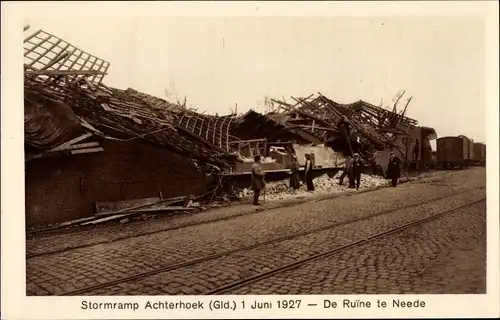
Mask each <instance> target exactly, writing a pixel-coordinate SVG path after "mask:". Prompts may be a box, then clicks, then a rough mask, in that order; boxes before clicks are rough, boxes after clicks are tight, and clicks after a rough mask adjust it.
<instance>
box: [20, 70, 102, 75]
mask: <svg viewBox="0 0 500 320" xmlns="http://www.w3.org/2000/svg"><path fill="white" fill-rule="evenodd" d="M25 72H26V74H33V75H44V76H58V75H64V76H73V75H77V76H80V75H88V76H91V75H95V74H104V73H102V72H100V71H95V70H26V71H25Z"/></svg>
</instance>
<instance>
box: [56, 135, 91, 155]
mask: <svg viewBox="0 0 500 320" xmlns="http://www.w3.org/2000/svg"><path fill="white" fill-rule="evenodd" d="M92 135H93V134H92V133H86V134H84V135H81V136H79V137H77V138H75V139H71V140H69V141H67V142H65V143H63V144H61V145H60V146H58V147H55V148H52V149H50V150H48V151H49V152H52V151H59V150H61V149H64V148H66V147H67V146H69V145H72V144H74V143H77V142H80V141H83V140H85V139H87V138H90V137H91V136H92Z"/></svg>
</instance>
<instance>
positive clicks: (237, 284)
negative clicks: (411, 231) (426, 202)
mask: <svg viewBox="0 0 500 320" xmlns="http://www.w3.org/2000/svg"><path fill="white" fill-rule="evenodd" d="M485 200H486V198H483V199H480V200H477V201H473V202H470V203H468V204H465V205H462V206H460V207H457V208H454V209H451V210H447V211H444V212H441V213H438V214H435V215H432V216H430V217H427V218H425V219H420V220H418V221H414V222H410V223H407V224H404V225H402V226H399V227H396V228H392V229H390V230H387V231H384V232H380V233H378V234H376V235H373V236H369V237H367V238H365V239H362V240H359V241H355V242H352V243H350V244H348V245H345V246H342V247H340V248H336V249H333V250H329V251H326V252H322V253H319V254H316V255H314V256H312V257H309V258H306V259H302V260H299V261H296V262H293V263H290V264H288V265H285V266H282V267H279V268H275V269H272V270H269V271H267V272H263V273H261V274H258V275H255V276H253V277H249V278H247V279H242V280H239V281H235V282H233V283H230V284H227V285H224V286H221V287H218V288H216V289H213V290H211V291H208V292H206V293H204V295H220V294H230V293H229V292H230V291H231V290H233V289H236V288H241V287H244V286H246V285H248V284H251V283H254V282H257V281H260V280H262V279H265V278H268V277H271V276H273V275H276V274H278V273H282V272H285V271H288V270H292V269H296V268H299V267H300V266H302V265H304V264H306V263H309V262H312V261H315V260H319V259H322V258H326V257H328V256H330V255H333V254H335V253H337V252H340V251H343V250H347V249H350V248H352V247H355V246H359V245H362V244H365V243H367V242H369V241H372V240H376V239H379V238H383V237H385V236H388V235H391V234H394V233H398V232H401V231H403V230H405V229H408V228H410V227H413V226H416V225H420V224H423V223H426V222H429V221H432V220H435V219H438V218H440V217H443V216H445V215H447V214H450V213H452V212H454V211H457V210H459V209H463V208H466V207H470V206H473V205H475V204H478V203H481V202H483V201H485Z"/></svg>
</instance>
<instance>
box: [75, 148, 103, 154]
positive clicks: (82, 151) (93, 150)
mask: <svg viewBox="0 0 500 320" xmlns="http://www.w3.org/2000/svg"><path fill="white" fill-rule="evenodd" d="M102 151H104V149H103V148H102V147H99V148H88V149H79V150H71V154H83V153H94V152H102Z"/></svg>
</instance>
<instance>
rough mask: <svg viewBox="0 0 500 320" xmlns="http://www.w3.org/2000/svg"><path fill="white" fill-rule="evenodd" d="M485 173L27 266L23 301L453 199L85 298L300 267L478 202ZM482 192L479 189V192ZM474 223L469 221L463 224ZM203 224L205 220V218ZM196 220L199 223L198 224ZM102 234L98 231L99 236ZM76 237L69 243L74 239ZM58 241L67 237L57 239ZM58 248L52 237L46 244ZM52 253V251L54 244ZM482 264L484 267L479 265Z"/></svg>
mask: <svg viewBox="0 0 500 320" xmlns="http://www.w3.org/2000/svg"><path fill="white" fill-rule="evenodd" d="M484 185H485V170H484V169H482V168H474V169H472V170H465V171H459V172H458V171H457V172H446V173H439V174H437V175H435V176H433V177H430V178H428V179H424V180H422V181H420V182H419V183H412V184H405V185H401V186H399V187H398V188H389V189H382V190H378V191H374V192H370V193H364V194H358V195H354V196H351V197H339V198H336V199H331V200H323V201H318V202H309V203H304V204H299V205H295V206H293V207H288V208H281V209H280V208H276V209H271V210H268V211H263V212H259V213H257V214H252V215H244V216H239V217H237V218H232V219H229V220H224V221H218V222H212V223H206V224H201V225H195V226H190V227H185V228H181V229H176V230H170V231H164V232H158V233H154V234H148V235H143V236H139V237H134V238H130V239H124V240H119V241H115V242H111V243H106V244H99V245H95V246H91V247H86V248H80V249H75V250H71V251H67V252H62V253H56V254H51V255H47V256H40V257H34V258H31V259H28V260H27V294H28V295H48V294H62V293H67V292H71V291H73V290H75V289H79V288H84V287H88V286H93V285H98V284H100V283H105V282H109V281H115V280H120V279H123V278H125V277H128V276H132V275H134V274H137V273H140V272H144V271H151V270H155V269H157V268H159V267H164V266H169V265H174V264H177V263H182V262H187V261H190V260H194V259H198V258H202V257H206V256H209V255H211V254H217V253H222V252H225V251H228V250H234V249H237V248H239V247H244V246H249V245H254V244H258V243H261V242H263V241H269V240H272V239H275V238H279V237H281V236H286V235H289V234H291V233H296V232H304V231H307V230H311V229H314V228H318V227H321V226H324V225H326V224H333V223H342V222H347V221H350V220H353V219H359V218H363V217H368V216H370V215H374V214H377V213H379V212H381V211H385V210H390V209H397V208H400V207H402V206H405V205H417V204H420V203H422V202H425V201H428V200H431V199H435V198H438V197H443V196H449V195H452V194H454V193H457V192H465V191H467V190H471V189H473V188H476V189H475V190H471V191H469V192H465V193H462V194H460V195H455V196H452V197H449V198H446V199H442V200H439V201H437V202H435V203H429V204H424V205H422V206H417V207H412V208H408V209H405V210H399V211H395V212H392V213H387V214H384V215H380V216H377V217H373V218H370V219H368V220H362V221H358V222H353V223H349V224H346V225H344V226H340V227H337V228H334V229H331V230H324V231H321V232H316V233H312V234H308V235H304V236H302V237H298V238H294V239H290V240H286V241H282V242H279V243H275V244H269V245H264V246H259V247H257V248H254V249H251V250H249V251H245V252H241V253H235V254H231V255H228V256H226V257H223V258H217V259H214V260H210V261H207V262H203V263H199V264H196V265H194V266H191V267H185V268H182V269H177V270H173V271H170V272H164V273H159V274H157V275H154V276H150V277H146V278H143V279H139V280H135V281H129V282H125V283H122V284H119V285H115V286H110V287H106V288H104V289H100V290H94V291H91V292H89V293H87V294H90V295H93V294H200V293H201V294H202V293H205V292H207V291H209V290H212V289H213V288H215V287H217V286H220V285H223V284H226V283H229V282H231V281H235V280H238V279H242V278H246V277H248V276H251V275H253V274H257V273H260V272H263V271H266V270H269V269H271V268H275V267H276V266H280V265H283V264H286V263H290V262H293V261H295V260H297V259H303V258H304V257H307V256H309V255H312V254H315V253H318V252H321V251H322V250H324V248H326V247H327V246H328V248H334V247H335V246H341V245H343V244H345V243H347V242H350V241H353V239H358V238H361V237H365V236H366V235H367V234H371V233H374V232H375V233H376V232H380V231H381V230H384V229H386V228H391V227H394V226H396V225H398V224H402V223H407V222H409V221H413V220H415V219H419V218H421V217H425V216H428V215H429V214H434V213H437V212H438V211H443V210H445V208H452V207H454V206H458V205H461V204H465V203H467V202H470V201H473V200H477V199H480V198H481V197H484V196H485V189H484ZM481 187H483V189H481ZM471 217H474V216H471ZM205 218H206V217H205ZM205 218H204V217H201V218H200V219H201V221H203V219H205ZM104 232H106V231H104ZM81 236H82V235H81V234H77V235H75V237H81ZM61 237H63V238H64V239H66V238H68V237H71V235H64V236H61ZM51 240H52V241H53V242H54V243H57V242H58V238H57V237H53V238H52V239H51ZM56 245H57V244H56ZM483 264H484V261H483Z"/></svg>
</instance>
